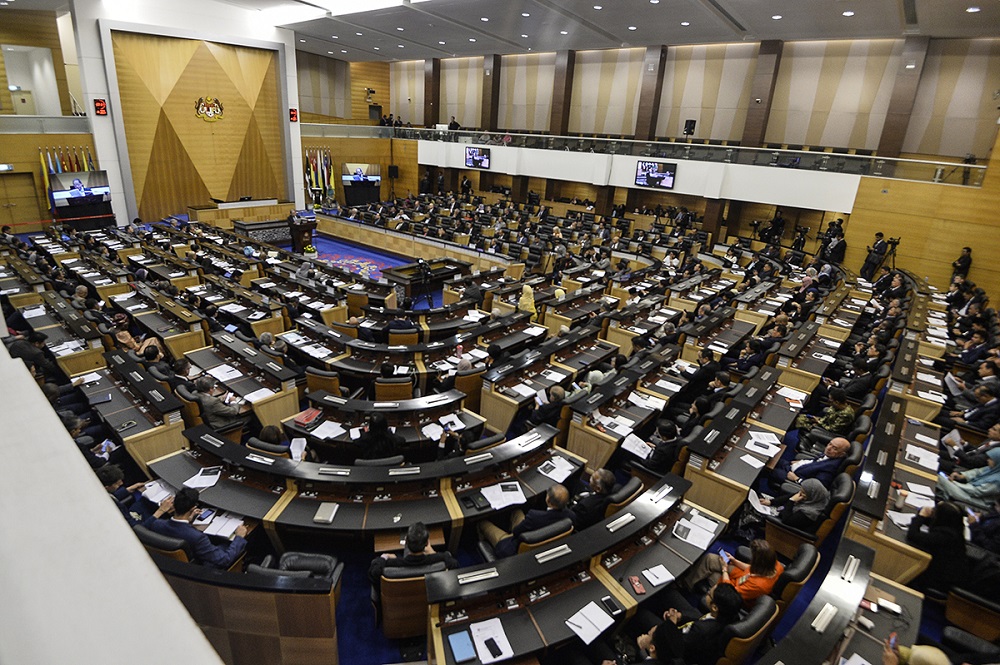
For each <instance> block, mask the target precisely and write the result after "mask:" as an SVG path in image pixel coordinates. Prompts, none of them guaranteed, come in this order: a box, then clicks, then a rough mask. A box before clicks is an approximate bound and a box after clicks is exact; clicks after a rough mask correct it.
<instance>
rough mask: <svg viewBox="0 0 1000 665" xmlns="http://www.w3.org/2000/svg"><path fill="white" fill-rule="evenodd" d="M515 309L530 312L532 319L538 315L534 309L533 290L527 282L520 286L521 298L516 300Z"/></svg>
mask: <svg viewBox="0 0 1000 665" xmlns="http://www.w3.org/2000/svg"><path fill="white" fill-rule="evenodd" d="M517 310H518V311H519V312H528V313H529V314H531V320H532V321H534V320H535V319H536V318H537V317H538V312H537V310H535V291H534V289H532V288H531V287H530V286H528V285H527V284H525V285H524V286H522V287H521V299H520V300H518V301H517Z"/></svg>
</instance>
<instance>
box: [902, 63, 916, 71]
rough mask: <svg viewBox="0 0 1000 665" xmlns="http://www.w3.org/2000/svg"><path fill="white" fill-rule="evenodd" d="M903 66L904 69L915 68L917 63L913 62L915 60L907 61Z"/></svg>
mask: <svg viewBox="0 0 1000 665" xmlns="http://www.w3.org/2000/svg"><path fill="white" fill-rule="evenodd" d="M905 67H906V69H916V68H917V63H915V62H908V63H906V65H905Z"/></svg>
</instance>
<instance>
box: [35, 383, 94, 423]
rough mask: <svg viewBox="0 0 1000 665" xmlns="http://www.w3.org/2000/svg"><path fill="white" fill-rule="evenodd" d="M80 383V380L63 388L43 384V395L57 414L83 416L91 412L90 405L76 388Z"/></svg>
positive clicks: (51, 384) (53, 384) (52, 384)
mask: <svg viewBox="0 0 1000 665" xmlns="http://www.w3.org/2000/svg"><path fill="white" fill-rule="evenodd" d="M80 383H81V380H80V379H79V378H76V379H73V382H72V383H66V384H63V385H61V386H60V385H56V384H55V383H52V382H51V381H49V382H46V383H43V384H42V394H43V395H45V399H46V401H48V403H49V404H50V405H51V406H52V410H53V411H55V412H56V413H59V412H60V411H64V412H66V413H72V414H73V415H74V416H82V415H83V414H84V413H87V412H88V411H90V403H89V402H87V400H86V398H84V397H82V396H81V395H80V393H78V392H77V390H76V387H77V386H78V385H80Z"/></svg>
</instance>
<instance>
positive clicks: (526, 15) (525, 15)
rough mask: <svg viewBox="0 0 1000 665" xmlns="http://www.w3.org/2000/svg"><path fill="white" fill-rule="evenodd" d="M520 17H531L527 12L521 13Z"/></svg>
mask: <svg viewBox="0 0 1000 665" xmlns="http://www.w3.org/2000/svg"><path fill="white" fill-rule="evenodd" d="M521 16H523V17H524V18H528V17H529V16H531V14H529V13H528V12H521Z"/></svg>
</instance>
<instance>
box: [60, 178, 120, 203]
mask: <svg viewBox="0 0 1000 665" xmlns="http://www.w3.org/2000/svg"><path fill="white" fill-rule="evenodd" d="M49 185H50V186H51V187H52V200H53V201H55V204H56V207H59V208H63V207H66V206H73V205H84V204H90V203H100V202H101V201H110V200H111V187H110V186H109V185H108V172H107V171H77V172H75V173H52V174H50V175H49Z"/></svg>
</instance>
